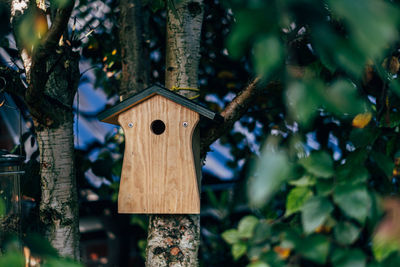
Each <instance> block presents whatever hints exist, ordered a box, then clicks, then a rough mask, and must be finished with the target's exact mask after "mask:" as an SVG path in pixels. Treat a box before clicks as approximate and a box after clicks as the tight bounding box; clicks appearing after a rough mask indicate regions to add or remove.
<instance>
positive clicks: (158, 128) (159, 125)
mask: <svg viewBox="0 0 400 267" xmlns="http://www.w3.org/2000/svg"><path fill="white" fill-rule="evenodd" d="M150 129H151V131H152V132H153V133H154V134H156V135H160V134H162V133H163V132H164V131H165V123H164V122H163V121H162V120H155V121H153V122H152V123H151V125H150Z"/></svg>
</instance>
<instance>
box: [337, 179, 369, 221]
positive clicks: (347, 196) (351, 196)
mask: <svg viewBox="0 0 400 267" xmlns="http://www.w3.org/2000/svg"><path fill="white" fill-rule="evenodd" d="M333 200H334V202H335V203H336V204H337V205H338V206H339V208H340V209H341V210H342V211H343V212H344V213H345V214H346V215H347V216H349V217H350V218H354V219H356V220H358V221H359V222H360V223H364V221H365V219H366V218H367V215H368V213H369V210H370V207H371V199H370V197H369V195H368V191H367V188H366V186H365V185H360V184H358V185H353V184H344V185H339V186H337V187H336V188H335V190H334V193H333Z"/></svg>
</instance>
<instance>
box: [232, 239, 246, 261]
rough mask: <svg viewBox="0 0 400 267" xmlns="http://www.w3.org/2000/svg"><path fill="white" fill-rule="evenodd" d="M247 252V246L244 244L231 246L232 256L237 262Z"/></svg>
mask: <svg viewBox="0 0 400 267" xmlns="http://www.w3.org/2000/svg"><path fill="white" fill-rule="evenodd" d="M246 251H247V246H246V244H244V243H241V242H239V243H235V244H233V246H232V256H233V259H234V260H238V259H239V258H240V257H242V256H243V255H244V254H245V253H246Z"/></svg>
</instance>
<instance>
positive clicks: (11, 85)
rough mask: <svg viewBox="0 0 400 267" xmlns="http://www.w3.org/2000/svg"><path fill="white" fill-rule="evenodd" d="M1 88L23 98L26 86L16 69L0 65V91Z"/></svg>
mask: <svg viewBox="0 0 400 267" xmlns="http://www.w3.org/2000/svg"><path fill="white" fill-rule="evenodd" d="M3 90H4V91H5V92H7V93H10V94H14V95H17V96H20V97H22V98H24V94H25V90H26V87H25V85H24V83H23V82H22V80H21V77H20V74H19V73H18V72H17V71H15V70H13V69H11V68H9V67H4V66H0V91H3Z"/></svg>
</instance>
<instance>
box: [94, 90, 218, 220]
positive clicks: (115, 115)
mask: <svg viewBox="0 0 400 267" xmlns="http://www.w3.org/2000/svg"><path fill="white" fill-rule="evenodd" d="M200 116H203V117H205V118H208V119H211V120H219V119H221V116H219V115H218V114H216V113H215V112H213V111H211V110H208V109H207V108H204V107H203V106H201V105H199V104H197V103H195V102H193V101H191V100H189V99H187V98H185V97H183V96H180V95H178V94H175V93H173V92H172V91H170V90H168V89H166V88H163V87H161V86H158V85H154V86H151V87H149V88H147V89H145V90H143V91H142V92H140V93H138V94H136V95H134V96H131V97H130V98H127V99H125V100H124V101H122V102H120V103H119V104H117V105H115V106H113V107H112V108H110V109H108V110H106V111H104V112H102V113H100V114H99V116H98V117H99V119H100V120H101V121H103V122H106V123H111V124H115V125H120V126H121V127H122V129H123V131H124V134H125V153H124V159H123V164H122V173H121V181H120V187H119V195H118V212H119V213H148V214H198V213H200V190H199V181H200V167H201V166H200V156H199V151H198V148H196V147H197V146H193V139H194V136H196V135H198V134H199V130H198V122H199V119H200Z"/></svg>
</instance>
